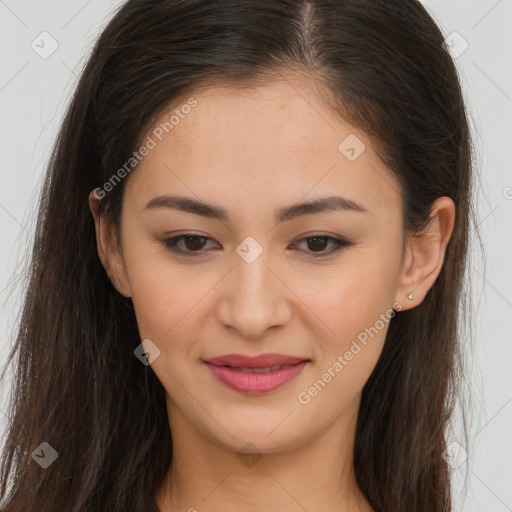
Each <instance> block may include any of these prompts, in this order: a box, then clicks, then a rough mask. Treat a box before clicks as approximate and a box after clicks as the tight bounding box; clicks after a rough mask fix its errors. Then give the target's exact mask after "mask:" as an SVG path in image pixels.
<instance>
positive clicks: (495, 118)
mask: <svg viewBox="0 0 512 512" xmlns="http://www.w3.org/2000/svg"><path fill="white" fill-rule="evenodd" d="M120 3H121V2H119V1H113V0H110V1H105V0H101V1H100V0H89V1H76V0H74V1H71V2H70V1H64V0H60V1H45V2H36V1H34V0H31V1H29V0H19V1H15V0H0V41H1V51H0V55H1V58H2V60H1V65H0V112H1V123H0V130H1V133H0V230H1V241H0V262H1V265H0V305H1V312H0V364H2V365H3V364H4V361H5V358H6V356H7V353H8V350H9V348H10V346H11V344H12V343H13V329H14V328H15V326H16V321H17V319H18V315H19V308H20V303H21V297H22V281H21V279H22V277H23V273H24V272H25V270H26V259H25V255H26V253H27V250H28V248H29V246H30V240H31V237H32V234H33V228H34V223H35V219H36V217H35V204H36V199H37V194H38V191H39V187H40V185H41V178H42V175H43V170H44V167H45V164H46V162H47V160H48V157H49V152H50V149H51V146H52V144H53V141H54V138H55V135H56V132H57V129H58V126H59V123H60V121H61V119H62V116H63V113H64V109H65V106H66V104H67V102H68V100H69V98H70V95H71V93H72V91H73V89H74V86H75V84H76V81H77V76H78V75H79V73H80V70H81V69H82V66H83V64H84V62H85V59H86V57H87V55H88V52H89V49H90V48H91V45H92V44H93V42H94V41H95V39H96V37H97V35H98V33H99V31H100V30H101V28H102V26H103V25H104V23H105V22H106V20H107V19H109V18H110V16H111V14H112V13H113V11H114V10H115V8H116V7H117V6H118V5H120ZM424 4H425V6H426V7H427V8H428V9H429V10H430V12H431V13H432V15H433V16H434V18H435V19H436V20H437V22H438V24H439V25H440V26H441V28H442V30H443V33H444V34H445V36H447V38H448V42H449V43H453V44H451V48H449V51H450V52H451V53H452V55H453V56H454V58H455V60H456V62H457V66H458V68H459V72H460V76H461V80H462V85H463V88H464V93H465V96H466V100H467V103H468V109H469V113H470V116H471V119H472V124H473V133H474V139H475V144H476V166H477V168H478V171H479V174H480V177H479V183H478V184H477V186H478V203H477V209H478V220H477V223H478V226H479V230H480V232H481V234H482V241H483V245H484V247H485V255H484V256H482V254H481V253H480V252H479V250H478V246H476V245H475V247H474V249H473V261H472V263H471V279H472V282H473V301H474V309H473V311H472V313H471V316H472V318H473V320H474V323H475V326H476V327H475V329H474V341H473V346H472V348H471V349H470V351H469V356H468V357H469V369H470V377H471V382H470V386H471V387H470V391H471V394H472V406H471V411H472V418H473V420H472V423H471V424H470V429H471V430H470V444H469V446H468V447H466V448H467V456H468V460H469V471H467V472H466V470H465V466H464V465H461V466H458V467H457V468H456V469H454V475H455V480H454V491H455V493H456V495H457V496H458V497H459V498H458V499H457V501H458V505H457V510H460V511H464V512H473V511H484V510H485V511H491V510H492V511H493V512H505V511H511V510H512V486H511V485H510V483H511V482H512V442H511V432H512V377H511V369H510V361H511V360H512V343H511V341H512V339H511V338H512V336H511V334H510V327H509V324H508V319H509V318H510V317H511V316H512V279H511V277H510V272H509V267H508V265H509V262H510V260H511V256H512V227H511V222H510V220H511V219H512V171H511V163H512V157H511V153H510V146H511V143H512V139H511V135H512V121H511V114H512V71H511V62H512V60H511V55H512V51H511V50H512V30H511V28H512V0H499V1H495V0H486V1H470V2H468V1H463V0H453V1H450V2H444V1H442V0H436V1H434V0H428V1H425V2H424ZM42 32H47V33H49V34H50V35H51V37H50V36H47V35H42V36H41V35H40V34H41V33H42ZM453 32H457V33H458V35H455V36H454V35H452V36H450V34H452V33H453ZM51 38H53V39H51ZM41 40H43V42H41ZM53 41H55V42H53ZM52 44H54V45H55V44H57V45H58V46H57V48H56V50H55V51H54V52H53V53H52V54H51V55H49V56H48V55H45V54H44V52H49V51H50V50H51V49H52V46H51V45H52ZM32 45H33V46H34V47H35V48H33V47H32ZM466 45H467V48H466ZM456 55H457V56H456ZM43 57H45V58H43ZM467 343H468V347H471V345H470V343H469V340H468V342H467ZM7 390H8V386H7V384H4V385H3V387H2V388H1V389H0V391H1V392H2V397H1V400H0V433H1V434H3V429H4V428H5V427H4V425H5V418H4V416H3V412H2V410H3V409H5V400H6V393H7ZM1 437H3V436H1ZM1 437H0V439H1ZM450 440H451V441H453V442H457V441H458V440H459V441H460V440H461V430H460V426H457V425H456V427H455V429H454V430H453V431H452V432H451V433H450ZM454 446H455V447H456V448H457V446H456V445H454ZM465 453H466V451H465V450H464V451H461V450H460V449H459V450H458V451H457V450H455V456H454V457H453V458H452V459H451V460H452V461H454V462H453V464H454V466H456V465H457V464H458V463H459V462H460V461H461V460H462V459H463V458H464V455H465ZM465 477H467V489H466V494H467V497H466V499H465V501H464V502H463V501H462V499H461V496H462V495H463V491H464V488H463V483H464V478H465Z"/></svg>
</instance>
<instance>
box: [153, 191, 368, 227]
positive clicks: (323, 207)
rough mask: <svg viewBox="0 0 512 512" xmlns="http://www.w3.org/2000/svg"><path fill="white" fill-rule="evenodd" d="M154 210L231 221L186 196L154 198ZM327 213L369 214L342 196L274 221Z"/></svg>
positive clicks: (292, 209) (285, 212) (293, 209)
mask: <svg viewBox="0 0 512 512" xmlns="http://www.w3.org/2000/svg"><path fill="white" fill-rule="evenodd" d="M154 208H170V209H174V210H180V211H182V212H186V213H193V214H195V215H201V216H202V217H208V218H211V219H218V220H222V221H229V214H228V212H227V210H226V209H224V208H223V207H222V206H216V205H212V204H208V203H204V202H202V201H197V200H195V199H192V198H190V197H185V196H167V195H165V196H157V197H154V198H153V199H151V200H150V201H148V203H147V204H146V207H145V209H154ZM326 211H353V212H360V213H369V212H368V210H367V209H366V208H364V207H363V206H362V205H361V204H359V203H357V202H355V201H352V200H351V199H346V198H344V197H340V196H329V197H324V198H320V199H315V200H313V201H308V202H305V203H299V204H295V205H292V206H287V207H285V208H280V209H278V210H276V211H275V212H274V219H275V221H276V222H284V221H289V220H292V219H295V218H297V217H300V216H303V215H310V214H313V213H321V212H326Z"/></svg>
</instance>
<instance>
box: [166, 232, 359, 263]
mask: <svg viewBox="0 0 512 512" xmlns="http://www.w3.org/2000/svg"><path fill="white" fill-rule="evenodd" d="M186 238H199V239H204V240H211V238H209V237H207V236H203V235H196V234H194V233H187V234H184V235H179V236H175V237H173V238H168V239H167V240H164V241H163V243H164V244H165V246H166V247H167V248H168V249H169V250H170V251H172V252H174V253H177V254H179V255H182V256H186V257H193V258H195V257H198V256H202V255H204V254H205V252H210V251H203V250H202V249H200V250H198V251H184V250H182V249H178V248H177V245H178V243H179V242H180V241H181V240H184V239H186ZM313 238H320V239H324V240H327V241H329V242H332V243H334V248H333V249H331V250H330V251H322V252H315V251H307V252H309V254H310V255H311V256H312V257H313V258H322V257H327V256H330V255H331V254H334V253H336V252H339V251H341V250H342V249H344V248H346V247H350V246H351V245H353V243H351V242H348V241H346V240H343V239H341V238H334V237H332V236H327V235H312V236H307V237H304V238H301V239H300V240H299V241H298V242H303V241H305V240H311V239H313Z"/></svg>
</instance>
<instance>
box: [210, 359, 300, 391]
mask: <svg viewBox="0 0 512 512" xmlns="http://www.w3.org/2000/svg"><path fill="white" fill-rule="evenodd" d="M307 363H308V361H301V362H300V363H297V364H294V365H293V366H289V367H288V368H281V369H280V370H275V371H273V372H267V373H253V372H250V373H248V372H242V371H240V370H235V369H234V368H231V367H229V366H215V365H214V364H211V363H206V364H207V365H208V368H210V370H211V371H212V373H213V375H215V377H217V379H218V380H219V381H220V382H221V383H222V384H224V385H225V386H227V387H229V388H231V389H234V390H235V391H239V392H240V393H247V394H250V395H259V394H262V393H268V392H270V391H273V390H274V389H277V388H280V387H281V386H284V385H285V384H286V383H287V382H290V381H291V380H293V379H294V378H295V377H297V375H298V374H299V373H300V372H301V371H302V370H303V369H304V367H305V366H306V364H307Z"/></svg>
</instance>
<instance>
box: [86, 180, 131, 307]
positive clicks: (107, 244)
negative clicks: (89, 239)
mask: <svg viewBox="0 0 512 512" xmlns="http://www.w3.org/2000/svg"><path fill="white" fill-rule="evenodd" d="M101 192H102V191H100V190H98V189H94V190H92V191H91V193H90V194H89V208H90V210H91V213H92V215H93V218H94V224H95V227H96V245H97V248H98V256H99V257H100V261H101V263H102V265H103V266H104V267H105V270H106V272H107V274H108V276H109V279H110V281H111V282H112V285H113V286H114V287H115V289H116V290H117V291H118V292H119V293H120V294H121V295H124V296H125V297H131V288H130V281H129V279H128V275H127V272H126V268H125V264H124V260H123V257H122V254H121V251H120V249H119V241H118V240H117V236H116V235H115V230H114V228H113V226H112V223H111V222H109V221H108V219H106V218H105V217H104V215H103V214H102V212H101V207H100V205H101V195H100V194H101Z"/></svg>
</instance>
